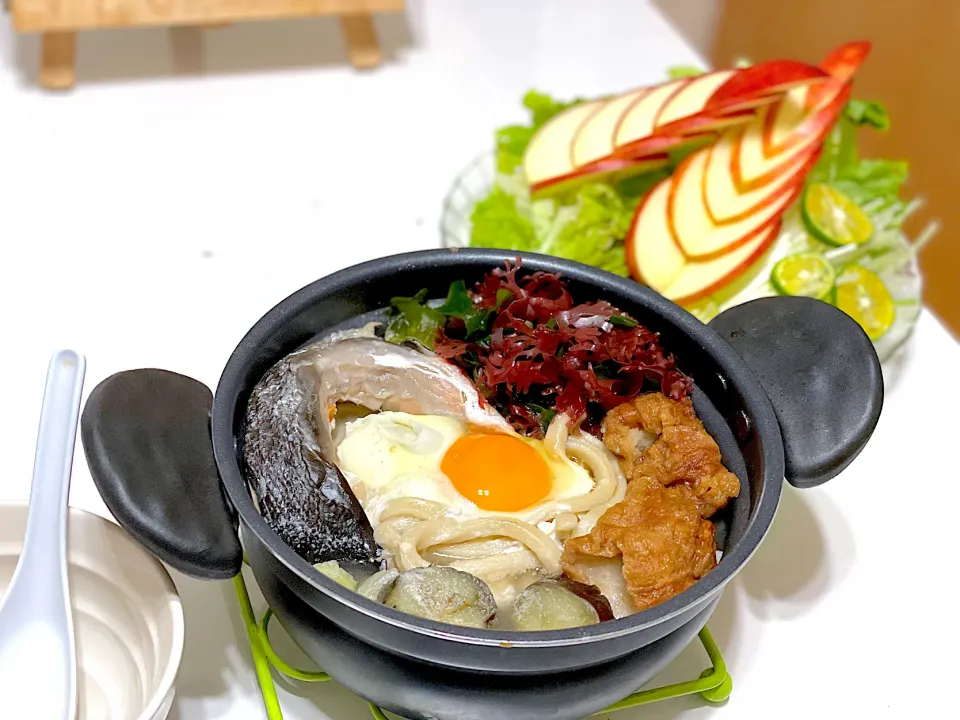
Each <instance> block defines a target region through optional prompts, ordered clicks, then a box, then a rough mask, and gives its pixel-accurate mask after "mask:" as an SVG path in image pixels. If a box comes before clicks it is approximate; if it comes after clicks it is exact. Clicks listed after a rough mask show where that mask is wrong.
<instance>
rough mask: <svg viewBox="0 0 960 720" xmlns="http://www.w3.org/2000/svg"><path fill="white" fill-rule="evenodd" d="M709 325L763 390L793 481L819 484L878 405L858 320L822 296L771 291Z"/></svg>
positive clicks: (838, 465)
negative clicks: (776, 294) (773, 293)
mask: <svg viewBox="0 0 960 720" xmlns="http://www.w3.org/2000/svg"><path fill="white" fill-rule="evenodd" d="M710 327H711V328H712V329H713V330H715V331H716V332H717V333H718V334H719V335H720V336H721V337H723V339H724V340H726V341H727V342H728V343H729V344H730V345H731V346H732V347H733V348H734V349H735V350H736V351H737V352H738V353H739V354H740V355H741V357H743V359H744V361H745V362H746V363H747V365H748V366H749V367H750V369H751V370H753V372H754V374H756V376H757V377H758V378H759V380H760V383H761V385H763V388H764V390H766V393H767V395H768V396H769V398H770V402H771V403H772V405H773V409H774V411H775V412H776V415H777V420H778V421H779V423H780V430H781V432H782V434H783V445H784V455H785V459H786V473H785V474H786V479H787V481H788V482H789V483H790V484H791V485H794V486H795V487H800V488H807V487H814V486H816V485H820V484H822V483H825V482H826V481H827V480H830V479H831V478H833V477H835V476H836V475H837V474H838V473H840V471H841V470H843V469H844V468H845V467H847V466H848V465H849V464H850V463H851V462H853V459H854V458H855V457H856V456H857V455H858V454H859V453H860V451H861V450H862V449H863V448H864V446H865V445H866V444H867V441H868V440H869V439H870V436H871V435H872V434H873V430H874V428H875V427H876V425H877V421H878V420H879V419H880V410H881V408H882V407H883V374H882V373H881V370H880V360H879V358H878V357H877V353H876V350H875V349H874V347H873V343H872V342H871V341H870V339H869V338H868V337H867V334H866V333H865V332H864V331H863V329H862V328H861V327H860V326H859V325H858V324H857V323H856V321H854V320H853V319H852V318H850V317H849V316H848V315H847V314H846V313H844V312H843V311H842V310H838V309H837V308H835V307H834V306H832V305H830V304H828V303H825V302H822V301H820V300H814V299H812V298H804V297H769V298H761V299H758V300H753V301H750V302H747V303H744V304H742V305H737V306H735V307H733V308H730V309H729V310H726V311H724V312H723V313H721V314H720V315H718V316H717V317H715V318H714V319H713V320H711V321H710Z"/></svg>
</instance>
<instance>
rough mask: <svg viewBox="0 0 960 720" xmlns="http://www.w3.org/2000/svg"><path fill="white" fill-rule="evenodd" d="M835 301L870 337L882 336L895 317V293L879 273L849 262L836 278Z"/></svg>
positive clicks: (873, 338) (872, 338)
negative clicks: (888, 287)
mask: <svg viewBox="0 0 960 720" xmlns="http://www.w3.org/2000/svg"><path fill="white" fill-rule="evenodd" d="M835 302H836V305H837V307H838V308H840V309H841V310H843V311H844V312H845V313H846V314H847V315H849V316H850V317H852V318H853V319H854V320H856V321H857V322H858V323H860V327H862V328H863V329H864V331H865V332H866V333H867V336H868V337H869V338H870V339H871V340H877V339H878V338H880V337H882V336H883V335H884V334H885V333H886V332H887V330H889V329H890V327H891V326H892V325H893V321H894V320H895V319H896V314H897V311H896V308H895V307H894V304H893V296H892V295H891V294H890V291H889V290H887V286H886V285H884V284H883V281H882V280H881V279H880V278H879V277H877V275H876V273H873V272H871V271H870V270H867V269H866V268H865V267H861V266H860V265H850V266H849V267H847V268H844V270H843V271H841V273H840V275H839V276H838V277H837V283H836V295H835Z"/></svg>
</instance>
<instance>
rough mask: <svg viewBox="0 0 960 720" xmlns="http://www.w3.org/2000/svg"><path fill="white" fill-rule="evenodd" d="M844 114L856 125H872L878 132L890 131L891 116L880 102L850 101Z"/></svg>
mask: <svg viewBox="0 0 960 720" xmlns="http://www.w3.org/2000/svg"><path fill="white" fill-rule="evenodd" d="M843 114H844V117H846V118H847V120H849V121H850V122H852V123H853V124H854V125H872V126H873V127H875V128H876V129H877V130H889V129H890V116H889V115H888V114H887V109H886V108H885V107H884V106H883V105H881V104H880V103H878V102H868V101H866V100H850V101H849V102H848V103H847V107H846V108H844V111H843Z"/></svg>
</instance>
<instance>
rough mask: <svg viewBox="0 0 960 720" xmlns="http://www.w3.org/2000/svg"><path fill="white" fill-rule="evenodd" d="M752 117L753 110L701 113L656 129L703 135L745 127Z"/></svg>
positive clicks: (667, 132)
mask: <svg viewBox="0 0 960 720" xmlns="http://www.w3.org/2000/svg"><path fill="white" fill-rule="evenodd" d="M770 102H776V98H774V97H771V98H770ZM754 115H755V112H754V110H739V111H737V112H732V113H727V114H721V115H711V114H709V113H705V112H701V113H697V114H696V115H688V116H687V117H684V118H680V119H679V120H674V121H672V122H668V123H666V124H665V125H661V126H660V127H658V128H657V134H658V135H660V134H668V135H703V134H705V133H710V132H715V131H718V130H726V129H727V128H731V127H736V126H738V125H745V124H746V123H748V122H750V121H751V120H752V119H753V118H754Z"/></svg>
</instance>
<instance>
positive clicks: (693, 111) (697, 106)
mask: <svg viewBox="0 0 960 720" xmlns="http://www.w3.org/2000/svg"><path fill="white" fill-rule="evenodd" d="M732 75H734V71H733V70H720V71H718V72H711V73H705V74H703V75H697V76H695V77H692V78H690V80H689V82H687V83H686V84H685V85H683V86H682V87H681V88H680V89H679V91H677V92H676V93H674V94H673V95H672V96H671V97H670V98H669V99H668V100H667V102H665V103H664V104H663V107H662V108H661V109H660V112H659V113H657V115H656V117H655V118H654V127H655V128H657V129H658V130H659V129H660V128H661V127H663V126H664V125H666V124H668V123H671V122H673V121H675V120H679V119H680V118H685V117H690V116H691V115H697V114H699V113H701V112H702V111H703V107H704V105H706V103H707V100H709V99H710V98H711V96H713V94H714V92H716V90H717V88H719V87H720V86H721V85H723V84H724V83H725V82H727V80H728V79H729V78H730V77H731V76H732Z"/></svg>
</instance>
